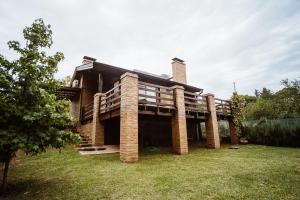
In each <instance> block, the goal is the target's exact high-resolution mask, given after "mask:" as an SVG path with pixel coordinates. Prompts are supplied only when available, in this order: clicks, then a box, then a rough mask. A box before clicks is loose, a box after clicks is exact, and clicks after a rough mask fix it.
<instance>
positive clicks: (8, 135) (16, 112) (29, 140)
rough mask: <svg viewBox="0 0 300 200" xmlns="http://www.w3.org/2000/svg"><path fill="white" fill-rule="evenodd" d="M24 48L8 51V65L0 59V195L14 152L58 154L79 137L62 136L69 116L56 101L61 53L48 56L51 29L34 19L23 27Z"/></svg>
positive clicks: (12, 46)
mask: <svg viewBox="0 0 300 200" xmlns="http://www.w3.org/2000/svg"><path fill="white" fill-rule="evenodd" d="M23 36H24V39H25V41H26V44H25V45H24V47H22V46H21V44H20V42H18V41H9V42H8V46H9V48H10V49H12V50H14V51H15V52H16V53H17V54H18V57H17V58H16V59H15V60H13V61H9V60H7V59H6V58H5V57H4V56H2V55H0V113H1V115H0V161H1V162H2V163H3V165H4V170H3V180H2V186H1V190H2V191H3V190H4V187H5V184H6V180H7V174H8V168H9V163H10V161H11V159H12V158H13V157H14V156H15V154H16V152H17V151H18V150H23V151H24V152H25V153H26V154H30V155H35V154H37V153H41V152H44V151H46V149H47V148H48V147H54V148H62V147H64V146H65V145H66V144H67V143H74V142H77V141H79V136H78V135H77V134H74V133H72V132H69V131H65V127H66V126H70V125H73V123H74V122H73V119H72V117H71V115H70V114H69V113H68V105H69V102H68V101H66V100H58V99H57V98H56V95H55V94H56V91H57V89H58V88H59V87H60V86H61V85H60V82H59V81H57V80H55V79H54V74H55V73H56V72H57V65H58V63H59V62H60V61H62V60H63V58H64V55H63V54H62V53H60V52H58V53H56V54H54V55H53V56H47V55H46V52H45V51H43V50H45V49H49V48H50V47H51V45H52V43H53V42H52V31H51V27H50V25H45V24H44V22H43V20H42V19H37V20H35V21H34V23H33V24H32V25H31V26H30V27H25V29H24V30H23Z"/></svg>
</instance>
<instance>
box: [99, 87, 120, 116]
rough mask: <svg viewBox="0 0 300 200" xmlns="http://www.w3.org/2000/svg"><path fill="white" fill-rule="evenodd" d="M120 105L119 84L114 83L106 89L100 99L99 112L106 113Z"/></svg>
mask: <svg viewBox="0 0 300 200" xmlns="http://www.w3.org/2000/svg"><path fill="white" fill-rule="evenodd" d="M120 105H121V84H118V85H116V86H115V87H113V88H112V89H110V90H108V91H107V92H106V93H105V94H104V95H103V96H102V97H101V99H100V107H99V109H100V114H101V113H106V112H109V111H112V110H115V109H117V108H120Z"/></svg>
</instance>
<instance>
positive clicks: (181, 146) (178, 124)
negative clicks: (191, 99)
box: [172, 85, 188, 154]
mask: <svg viewBox="0 0 300 200" xmlns="http://www.w3.org/2000/svg"><path fill="white" fill-rule="evenodd" d="M173 91H174V98H175V106H176V108H177V110H176V113H175V116H173V117H172V143H173V150H174V152H175V153H178V154H187V153H188V142H187V130H186V116H185V105H184V88H183V87H182V86H177V85H175V86H174V87H173Z"/></svg>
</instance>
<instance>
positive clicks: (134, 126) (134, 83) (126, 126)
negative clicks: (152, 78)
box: [120, 72, 139, 162]
mask: <svg viewBox="0 0 300 200" xmlns="http://www.w3.org/2000/svg"><path fill="white" fill-rule="evenodd" d="M138 156H139V155H138V76H137V75H136V74H132V73H128V72H127V73H125V74H123V75H122V76H121V108H120V160H121V161H123V162H135V161H137V160H138Z"/></svg>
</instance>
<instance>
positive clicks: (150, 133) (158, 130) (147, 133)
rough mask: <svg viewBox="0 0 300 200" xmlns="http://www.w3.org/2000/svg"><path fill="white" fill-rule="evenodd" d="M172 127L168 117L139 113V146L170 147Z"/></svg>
mask: <svg viewBox="0 0 300 200" xmlns="http://www.w3.org/2000/svg"><path fill="white" fill-rule="evenodd" d="M171 130H172V127H171V118H170V117H161V116H151V115H140V116H139V146H140V148H144V147H148V146H157V147H171V146H172V131H171Z"/></svg>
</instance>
